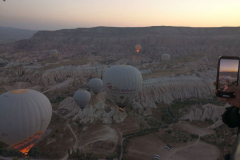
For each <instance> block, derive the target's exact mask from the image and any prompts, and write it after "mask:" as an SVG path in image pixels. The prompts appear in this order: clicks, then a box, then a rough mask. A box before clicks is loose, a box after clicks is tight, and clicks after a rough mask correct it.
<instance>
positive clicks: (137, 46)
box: [135, 44, 142, 52]
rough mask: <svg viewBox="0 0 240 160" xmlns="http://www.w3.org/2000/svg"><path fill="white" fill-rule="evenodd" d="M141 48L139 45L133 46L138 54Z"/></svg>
mask: <svg viewBox="0 0 240 160" xmlns="http://www.w3.org/2000/svg"><path fill="white" fill-rule="evenodd" d="M141 48H142V46H141V45H140V44H137V45H136V46H135V49H136V51H137V52H139V51H140V50H141Z"/></svg>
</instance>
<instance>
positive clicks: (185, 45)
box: [3, 26, 240, 61]
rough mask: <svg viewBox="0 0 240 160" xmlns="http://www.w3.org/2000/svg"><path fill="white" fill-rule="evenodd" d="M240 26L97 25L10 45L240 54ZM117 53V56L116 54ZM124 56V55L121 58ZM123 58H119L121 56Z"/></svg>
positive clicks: (78, 52)
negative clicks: (140, 48) (140, 47)
mask: <svg viewBox="0 0 240 160" xmlns="http://www.w3.org/2000/svg"><path fill="white" fill-rule="evenodd" d="M239 35H240V27H220V28H190V27H168V26H160V27H141V28H133V27H132V28H129V27H128V28H118V27H95V28H77V29H64V30H58V31H39V32H37V33H36V34H34V36H33V37H32V38H30V39H28V40H21V41H18V42H15V43H12V44H6V45H5V46H3V49H5V50H6V51H10V52H15V51H19V50H21V51H27V52H31V54H34V55H42V56H44V54H45V51H42V52H40V54H39V53H37V52H34V51H36V50H38V51H41V50H43V49H44V50H50V49H53V48H56V49H57V50H58V51H59V53H60V55H59V58H60V59H63V58H66V57H68V58H70V57H74V56H88V55H94V56H109V55H113V54H116V55H119V54H122V55H123V57H124V56H125V57H129V55H132V53H135V48H134V46H135V45H136V44H141V45H142V50H141V54H142V55H147V56H148V57H149V58H150V59H151V60H153V61H154V60H160V58H161V55H162V54H164V53H168V54H171V57H178V56H182V55H187V54H192V53H205V54H209V55H215V57H218V56H219V55H223V54H226V52H227V53H228V54H230V55H239V53H240V47H239V46H240V42H239V40H238V38H239ZM116 55H114V56H116ZM120 59H122V58H120ZM117 60H119V58H118V59H117Z"/></svg>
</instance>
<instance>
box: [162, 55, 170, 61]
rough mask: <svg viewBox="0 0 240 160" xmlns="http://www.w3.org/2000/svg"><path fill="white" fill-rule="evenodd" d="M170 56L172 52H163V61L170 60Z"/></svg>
mask: <svg viewBox="0 0 240 160" xmlns="http://www.w3.org/2000/svg"><path fill="white" fill-rule="evenodd" d="M170 58H171V56H170V54H163V55H162V57H161V59H162V60H163V61H168V60H170Z"/></svg>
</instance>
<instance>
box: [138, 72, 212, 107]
mask: <svg viewBox="0 0 240 160" xmlns="http://www.w3.org/2000/svg"><path fill="white" fill-rule="evenodd" d="M212 82H213V80H210V79H209V80H208V79H201V78H199V77H197V76H195V75H192V76H184V75H181V76H178V77H159V78H154V79H148V80H145V81H144V82H143V87H142V91H141V92H140V93H139V95H138V96H137V98H136V101H139V102H145V103H146V104H147V105H151V106H152V107H155V105H154V104H153V103H155V102H158V103H160V102H163V103H167V104H170V103H171V102H172V101H174V100H175V99H184V98H190V97H200V98H206V97H208V96H209V95H211V94H212ZM142 104H143V103H142Z"/></svg>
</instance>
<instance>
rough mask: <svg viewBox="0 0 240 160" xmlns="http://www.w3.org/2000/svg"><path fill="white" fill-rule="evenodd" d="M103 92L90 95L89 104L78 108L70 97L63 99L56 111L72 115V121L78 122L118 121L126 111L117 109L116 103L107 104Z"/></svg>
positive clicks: (124, 115)
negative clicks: (82, 108) (93, 95)
mask: <svg viewBox="0 0 240 160" xmlns="http://www.w3.org/2000/svg"><path fill="white" fill-rule="evenodd" d="M104 95H105V94H104V93H102V95H101V94H99V95H97V96H96V97H92V99H91V102H90V104H89V105H88V106H87V107H86V108H84V110H81V109H79V107H78V106H77V105H76V103H75V102H74V100H73V98H72V97H68V98H66V99H64V100H63V101H62V102H61V103H60V106H59V108H58V113H59V114H61V115H63V116H64V117H72V119H73V120H74V121H79V122H80V123H88V122H89V123H94V122H96V121H102V123H105V124H111V123H112V122H113V121H115V122H117V123H120V122H122V121H124V119H125V118H126V116H127V113H126V112H121V111H119V109H118V107H117V106H116V105H111V106H110V105H107V104H106V103H105V102H104V101H105V99H104Z"/></svg>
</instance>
